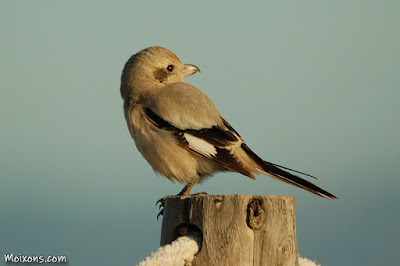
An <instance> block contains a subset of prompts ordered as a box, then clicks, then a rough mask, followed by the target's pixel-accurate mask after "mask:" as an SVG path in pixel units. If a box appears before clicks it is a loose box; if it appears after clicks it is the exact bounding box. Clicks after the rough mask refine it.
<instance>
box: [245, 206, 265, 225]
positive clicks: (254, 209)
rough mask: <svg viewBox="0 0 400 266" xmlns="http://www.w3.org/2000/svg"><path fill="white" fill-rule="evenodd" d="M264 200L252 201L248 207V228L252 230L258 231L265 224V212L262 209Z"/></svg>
mask: <svg viewBox="0 0 400 266" xmlns="http://www.w3.org/2000/svg"><path fill="white" fill-rule="evenodd" d="M262 203H263V202H262V200H260V199H252V200H251V201H250V203H249V204H248V205H247V219H246V222H247V226H248V227H250V228H251V229H252V230H257V229H258V228H260V227H261V225H262V224H263V222H264V218H265V215H264V210H263V208H262Z"/></svg>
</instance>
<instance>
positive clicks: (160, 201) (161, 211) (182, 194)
mask: <svg viewBox="0 0 400 266" xmlns="http://www.w3.org/2000/svg"><path fill="white" fill-rule="evenodd" d="M182 192H183V191H181V193H179V194H178V195H176V196H165V197H163V198H161V199H159V200H158V201H157V202H156V206H157V205H158V204H160V205H159V206H158V209H160V212H159V213H158V214H157V221H158V218H159V217H160V216H163V215H164V207H165V201H166V200H167V199H169V198H175V197H179V198H180V199H186V198H188V197H191V196H200V195H208V194H207V193H206V192H199V193H196V194H188V193H182Z"/></svg>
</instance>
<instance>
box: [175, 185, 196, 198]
mask: <svg viewBox="0 0 400 266" xmlns="http://www.w3.org/2000/svg"><path fill="white" fill-rule="evenodd" d="M196 183H197V182H194V183H189V184H187V185H186V186H185V187H184V188H183V189H182V191H181V192H179V194H178V195H177V196H180V197H181V199H182V198H186V197H187V196H189V195H190V191H191V190H192V189H193V187H194V185H196Z"/></svg>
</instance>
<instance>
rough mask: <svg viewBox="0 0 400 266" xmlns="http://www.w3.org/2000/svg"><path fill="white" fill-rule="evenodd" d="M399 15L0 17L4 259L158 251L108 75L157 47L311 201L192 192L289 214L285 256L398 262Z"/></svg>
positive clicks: (218, 182) (309, 8)
mask: <svg viewBox="0 0 400 266" xmlns="http://www.w3.org/2000/svg"><path fill="white" fill-rule="evenodd" d="M399 11H400V2H398V1H367V0H365V1H351V0H350V1H349V0H346V1H301V2H299V1H278V2H275V1H259V2H251V1H196V2H195V3H192V2H189V1H159V2H155V1H146V2H145V1H141V2H139V1H1V2H0V25H1V26H0V48H1V49H0V139H1V140H0V169H1V170H0V175H1V176H0V184H1V185H0V253H1V254H0V255H1V256H2V258H1V260H0V265H3V264H4V259H3V254H5V253H14V254H20V253H22V254H23V255H46V256H47V255H66V256H67V259H68V261H69V263H68V265H100V266H101V265H133V264H135V263H137V262H139V261H141V260H142V259H144V258H145V257H146V256H148V255H150V253H151V252H152V251H154V250H156V249H157V248H158V246H159V239H160V230H161V221H160V222H157V220H156V215H157V213H158V208H156V207H155V202H156V201H157V200H158V199H159V198H161V197H163V196H165V195H173V194H177V193H178V192H179V191H180V190H181V189H182V187H183V186H182V185H180V184H173V183H171V182H170V181H167V180H164V179H163V178H161V177H157V176H156V175H155V174H154V173H153V171H152V169H151V167H150V166H149V165H148V164H147V163H146V161H145V160H144V159H143V158H142V157H141V155H140V154H139V152H138V151H137V150H136V147H135V145H134V142H133V140H132V139H131V137H130V135H129V132H128V129H127V126H126V122H125V119H124V116H123V111H122V100H121V97H120V93H119V86H120V74H121V70H122V68H123V66H124V64H125V62H126V61H127V60H128V58H129V57H130V56H131V55H132V54H134V53H136V52H138V51H139V50H141V49H143V48H146V47H148V46H152V45H161V46H164V47H167V48H169V49H170V50H172V51H173V52H175V53H176V54H177V55H178V56H179V57H180V59H181V60H182V62H184V63H190V64H194V65H196V66H198V67H199V68H200V69H201V73H198V74H195V75H194V76H192V77H189V78H188V79H187V82H189V83H191V84H193V85H195V86H197V87H198V88H200V89H201V90H203V91H204V92H205V93H206V94H207V95H208V96H209V97H210V98H211V99H212V100H213V101H214V103H215V104H216V106H217V108H218V109H219V110H220V112H221V113H222V114H223V116H224V117H225V119H226V120H227V121H229V122H230V124H231V125H232V126H233V127H234V128H235V129H236V130H237V131H238V132H239V133H240V134H241V136H242V137H243V138H244V139H245V141H246V142H247V144H248V145H249V146H250V147H251V148H252V149H253V150H254V151H255V152H257V153H258V154H259V155H260V156H261V157H263V158H264V159H265V160H267V161H271V162H274V163H277V164H281V165H284V166H287V167H290V168H294V169H297V170H300V171H305V172H308V173H310V174H313V175H315V176H318V177H320V179H321V181H318V185H319V186H321V187H323V188H324V189H326V190H327V191H329V192H331V193H333V194H335V195H336V196H338V197H339V200H335V201H328V200H326V199H322V198H319V197H317V196H315V195H313V194H311V193H308V192H306V191H303V190H301V189H298V188H295V187H292V186H290V185H288V184H285V183H281V182H278V181H276V180H274V179H271V178H267V177H264V176H258V178H257V180H256V181H254V180H251V179H249V178H247V177H244V176H241V175H239V174H232V173H230V174H217V175H216V176H214V178H211V179H209V180H208V181H207V182H205V183H204V184H202V185H198V186H196V187H195V189H194V190H193V192H200V191H206V192H208V193H209V194H254V195H265V194H267V195H268V194H286V195H292V196H294V197H295V199H296V214H297V217H296V218H297V238H298V246H299V251H300V255H301V256H303V257H306V258H309V259H312V260H316V261H317V262H318V263H321V264H322V265H395V264H397V263H398V251H399V249H400V242H399V239H400V227H399V224H400V207H399V203H400V193H399V189H400V178H399V162H400V161H399V158H400V123H399V114H400V103H399V102H400V90H399V84H400V63H399V62H400V49H399V47H400V16H399Z"/></svg>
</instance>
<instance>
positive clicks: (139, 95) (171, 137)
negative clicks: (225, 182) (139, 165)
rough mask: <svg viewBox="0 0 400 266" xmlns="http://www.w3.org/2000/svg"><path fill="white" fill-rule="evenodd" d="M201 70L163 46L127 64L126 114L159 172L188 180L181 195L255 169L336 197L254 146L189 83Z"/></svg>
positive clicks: (124, 75)
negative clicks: (213, 179) (214, 178)
mask: <svg viewBox="0 0 400 266" xmlns="http://www.w3.org/2000/svg"><path fill="white" fill-rule="evenodd" d="M197 71H199V69H198V68H197V67H195V66H193V65H185V64H182V62H181V61H180V60H179V58H178V57H177V56H176V55H175V54H174V53H172V52H171V51H169V50H168V49H166V48H163V47H159V46H155V47H149V48H147V49H144V50H142V51H140V52H139V53H137V54H135V55H133V56H132V57H131V58H130V59H129V60H128V62H127V63H126V65H125V67H124V70H123V72H122V77H121V96H122V98H123V100H124V112H125V118H126V121H127V124H128V128H129V131H130V133H131V135H132V137H133V139H134V140H135V144H136V147H137V148H138V150H139V151H140V152H141V153H142V155H143V157H144V158H145V159H146V160H147V162H148V163H149V164H150V165H151V167H152V168H153V169H154V171H156V172H157V173H159V174H161V175H162V176H164V177H166V178H168V179H170V180H172V181H174V182H179V183H183V184H186V186H185V188H184V189H183V190H182V192H181V193H180V194H181V195H188V194H189V193H190V190H191V189H192V188H193V186H194V185H195V184H196V183H198V182H201V181H203V180H204V179H205V178H207V177H209V176H211V175H213V174H214V173H216V172H220V171H232V172H238V173H241V174H243V175H246V176H248V177H250V178H253V179H255V177H254V174H265V175H268V176H270V177H273V178H275V179H278V180H281V181H283V182H286V183H289V184H292V185H295V186H298V187H300V188H303V189H305V190H308V191H310V192H312V193H314V194H317V195H319V196H321V197H324V198H328V199H332V198H336V197H335V196H334V195H332V194H330V193H329V192H327V191H325V190H323V189H321V188H319V187H317V186H315V185H314V184H312V183H310V182H308V181H306V180H304V179H302V178H300V177H298V176H296V175H293V174H290V173H289V172H286V171H284V170H282V169H280V168H283V169H288V168H285V167H281V166H278V165H274V164H272V163H268V162H265V161H263V160H262V159H261V158H260V157H258V156H257V155H256V154H255V153H254V152H253V151H251V150H250V148H249V147H248V146H247V145H246V144H245V143H244V141H243V139H242V138H241V137H240V136H239V134H238V133H237V132H236V131H235V130H234V129H233V128H232V127H231V126H230V125H229V123H228V122H226V121H225V120H224V119H223V118H222V116H221V114H220V113H219V112H218V110H217V108H216V107H215V106H214V104H213V102H212V101H211V100H210V99H209V98H208V97H207V96H206V95H205V94H204V93H203V92H201V91H200V90H199V89H197V88H196V87H194V86H192V85H190V84H188V83H185V82H184V78H185V77H187V76H190V75H192V74H194V73H196V72H197ZM289 170H291V169H289ZM295 172H297V171H295ZM298 173H300V172H298Z"/></svg>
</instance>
